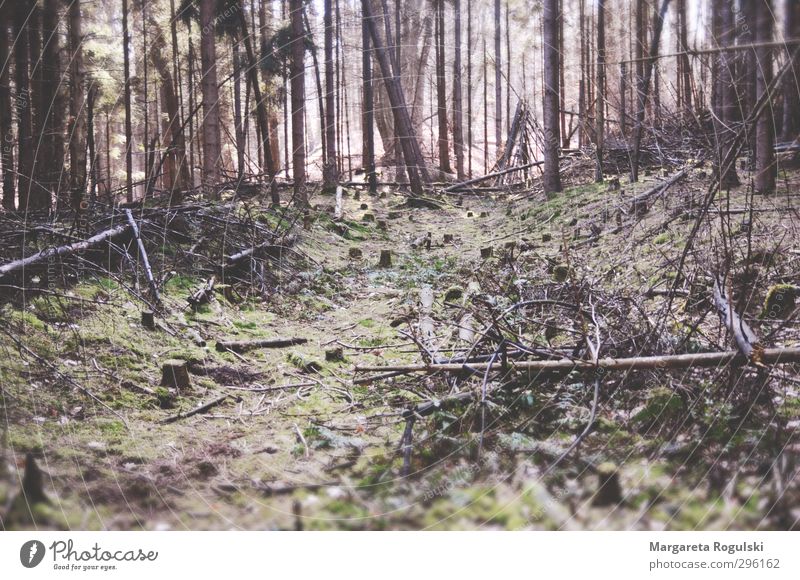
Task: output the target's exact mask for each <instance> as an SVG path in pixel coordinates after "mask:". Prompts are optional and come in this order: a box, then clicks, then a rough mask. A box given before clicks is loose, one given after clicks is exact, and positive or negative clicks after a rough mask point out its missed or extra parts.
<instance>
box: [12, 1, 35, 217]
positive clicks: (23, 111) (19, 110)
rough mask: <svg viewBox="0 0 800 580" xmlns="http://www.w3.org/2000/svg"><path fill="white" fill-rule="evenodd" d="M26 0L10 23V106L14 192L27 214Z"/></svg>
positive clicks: (29, 133) (28, 100) (30, 140)
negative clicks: (13, 133) (13, 112)
mask: <svg viewBox="0 0 800 580" xmlns="http://www.w3.org/2000/svg"><path fill="white" fill-rule="evenodd" d="M31 5H32V4H31V2H30V0H19V2H18V3H17V6H16V8H17V9H16V13H15V19H14V38H15V42H14V65H15V66H14V77H15V85H16V94H15V95H14V104H15V105H16V116H17V140H18V156H17V160H18V161H17V191H18V193H19V209H20V210H21V211H26V210H28V201H29V199H28V196H29V194H30V186H31V173H32V170H33V127H32V119H31V95H30V84H29V79H30V76H29V73H28V67H29V51H28V34H27V31H28V29H27V20H28V14H29V13H30V8H31Z"/></svg>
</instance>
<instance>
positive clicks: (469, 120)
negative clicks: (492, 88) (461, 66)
mask: <svg viewBox="0 0 800 580" xmlns="http://www.w3.org/2000/svg"><path fill="white" fill-rule="evenodd" d="M459 1H460V0H459ZM458 52H459V53H460V52H461V50H460V49H459V51H458ZM472 123H473V119H472V0H467V172H468V174H469V176H470V177H472V143H473V133H472Z"/></svg>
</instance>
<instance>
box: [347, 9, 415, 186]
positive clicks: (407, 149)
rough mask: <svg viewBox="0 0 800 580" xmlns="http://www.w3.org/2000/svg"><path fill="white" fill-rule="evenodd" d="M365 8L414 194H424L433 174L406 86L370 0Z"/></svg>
mask: <svg viewBox="0 0 800 580" xmlns="http://www.w3.org/2000/svg"><path fill="white" fill-rule="evenodd" d="M362 8H363V12H364V18H365V19H366V21H367V27H368V28H369V34H370V38H371V40H372V45H373V47H374V54H375V56H376V57H377V59H378V63H379V64H380V68H381V73H382V75H383V80H384V85H385V87H386V92H387V93H388V97H389V101H390V104H391V107H392V113H393V115H394V126H395V132H396V134H397V137H398V139H399V140H400V145H401V148H402V151H403V158H404V159H405V162H406V168H407V170H408V176H409V182H410V186H411V193H412V195H414V196H421V195H422V194H423V183H425V184H427V183H430V178H429V177H428V170H427V169H426V167H425V161H424V159H423V158H422V151H421V149H420V147H419V141H417V136H416V134H415V133H414V129H413V127H412V125H411V117H410V115H409V113H408V107H407V106H406V100H405V95H404V93H403V87H402V85H401V84H400V79H399V78H397V77H396V76H395V75H394V74H393V73H392V65H391V62H390V58H389V54H388V51H387V50H386V46H385V45H384V43H383V40H382V39H381V36H380V33H379V31H378V26H377V24H376V22H375V19H374V17H373V13H372V9H371V7H370V3H369V0H362Z"/></svg>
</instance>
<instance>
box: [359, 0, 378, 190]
mask: <svg viewBox="0 0 800 580" xmlns="http://www.w3.org/2000/svg"><path fill="white" fill-rule="evenodd" d="M362 2H364V3H366V2H367V0H362ZM361 47H362V54H361V73H362V75H363V83H364V111H363V113H364V116H363V125H364V127H363V130H362V133H363V136H364V161H363V166H364V172H365V173H366V176H367V182H368V183H369V192H370V193H373V194H374V193H377V191H378V178H377V175H376V174H375V114H374V109H375V99H374V96H373V90H372V49H371V48H370V38H369V27H368V26H367V20H366V17H364V18H362V20H361Z"/></svg>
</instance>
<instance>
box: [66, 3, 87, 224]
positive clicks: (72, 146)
mask: <svg viewBox="0 0 800 580" xmlns="http://www.w3.org/2000/svg"><path fill="white" fill-rule="evenodd" d="M69 40H70V57H71V65H70V68H71V71H70V73H71V77H72V78H71V83H70V100H69V117H70V123H69V189H70V193H71V196H72V200H73V208H74V209H75V210H78V209H79V208H80V206H81V202H82V200H83V196H84V194H85V192H86V116H85V115H86V113H85V111H84V108H85V103H84V101H85V99H86V97H85V93H84V77H85V74H86V72H85V71H84V68H83V33H82V31H81V6H80V0H74V1H73V2H72V3H71V4H70V5H69Z"/></svg>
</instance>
